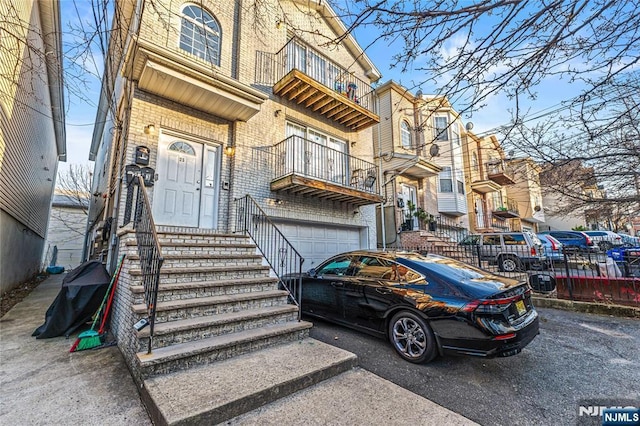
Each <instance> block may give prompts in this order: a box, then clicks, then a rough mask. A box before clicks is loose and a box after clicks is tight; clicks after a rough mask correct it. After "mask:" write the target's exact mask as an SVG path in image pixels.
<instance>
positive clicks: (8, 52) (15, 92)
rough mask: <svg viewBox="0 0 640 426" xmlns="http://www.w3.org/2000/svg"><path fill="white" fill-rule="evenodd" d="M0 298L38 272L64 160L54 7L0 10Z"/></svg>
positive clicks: (27, 4) (47, 0) (48, 1)
mask: <svg viewBox="0 0 640 426" xmlns="http://www.w3.org/2000/svg"><path fill="white" fill-rule="evenodd" d="M0 15H1V16H2V30H1V31H0V32H1V35H0V162H1V163H0V236H1V239H0V277H2V279H1V280H0V293H4V292H5V291H7V290H9V289H11V288H13V287H15V286H16V285H18V284H20V283H21V282H24V281H25V280H28V279H29V278H31V277H32V276H33V275H34V274H36V273H39V272H40V271H42V258H43V251H44V249H45V237H46V234H47V224H48V221H49V211H50V208H51V198H52V196H53V188H54V185H55V178H56V172H57V169H58V161H65V160H66V143H65V127H64V126H65V114H64V99H63V85H62V68H61V66H62V39H61V32H62V28H61V27H60V4H59V2H58V1H56V0H42V1H36V0H32V1H28V0H24V1H18V2H8V1H3V2H0Z"/></svg>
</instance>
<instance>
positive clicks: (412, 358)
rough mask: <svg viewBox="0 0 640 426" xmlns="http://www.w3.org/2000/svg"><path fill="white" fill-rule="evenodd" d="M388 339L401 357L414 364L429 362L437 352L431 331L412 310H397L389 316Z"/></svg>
mask: <svg viewBox="0 0 640 426" xmlns="http://www.w3.org/2000/svg"><path fill="white" fill-rule="evenodd" d="M389 341H390V342H391V344H392V345H393V348H394V349H395V350H396V352H398V354H399V355H400V356H401V357H402V358H404V359H405V360H407V361H409V362H413V363H416V364H418V363H423V362H429V361H431V360H432V359H433V358H434V357H435V356H436V354H437V351H436V339H435V337H434V335H433V331H431V328H430V327H429V325H428V324H427V323H426V322H425V321H424V320H423V319H422V318H420V317H419V316H418V315H416V314H414V313H413V312H409V311H402V312H398V313H397V314H395V315H394V316H393V318H391V322H389Z"/></svg>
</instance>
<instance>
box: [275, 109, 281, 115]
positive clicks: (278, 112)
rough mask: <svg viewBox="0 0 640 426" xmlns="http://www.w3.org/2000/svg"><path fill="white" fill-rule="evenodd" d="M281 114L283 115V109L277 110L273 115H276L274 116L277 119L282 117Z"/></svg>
mask: <svg viewBox="0 0 640 426" xmlns="http://www.w3.org/2000/svg"><path fill="white" fill-rule="evenodd" d="M280 114H282V110H281V109H277V110H276V111H275V112H274V113H273V115H274V116H276V117H280Z"/></svg>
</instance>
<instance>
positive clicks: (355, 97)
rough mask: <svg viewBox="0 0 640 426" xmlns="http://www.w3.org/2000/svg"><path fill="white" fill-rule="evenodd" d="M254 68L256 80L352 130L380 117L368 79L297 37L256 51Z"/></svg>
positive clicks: (363, 126) (359, 128)
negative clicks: (272, 49) (276, 48)
mask: <svg viewBox="0 0 640 426" xmlns="http://www.w3.org/2000/svg"><path fill="white" fill-rule="evenodd" d="M256 68H257V69H256V80H257V83H258V84H266V85H269V86H273V91H274V93H275V94H276V95H278V96H282V97H285V98H287V99H289V100H290V101H294V102H296V103H297V104H300V105H304V106H305V107H306V108H308V109H311V110H313V111H316V112H318V113H319V114H321V115H324V116H326V117H327V118H330V119H332V120H334V121H337V122H339V123H340V124H343V125H345V126H347V127H349V128H351V129H353V130H361V129H364V128H367V127H370V126H372V125H374V124H376V123H378V122H379V121H380V118H379V117H378V115H377V114H375V113H374V112H373V105H374V103H373V90H372V89H371V86H370V85H369V83H367V82H366V81H364V80H361V79H359V78H358V77H356V76H355V75H353V74H352V73H351V72H349V71H347V70H346V69H345V68H343V67H341V66H340V65H338V64H337V63H335V62H333V61H332V60H331V59H329V58H328V57H327V56H325V55H323V54H322V53H320V52H318V51H317V50H315V49H313V48H312V47H311V46H309V45H308V44H306V43H305V42H303V41H302V40H300V39H298V38H292V39H291V40H289V42H288V43H287V44H286V45H285V46H284V47H283V48H282V49H280V50H279V51H278V52H276V53H268V52H258V56H257V67H256Z"/></svg>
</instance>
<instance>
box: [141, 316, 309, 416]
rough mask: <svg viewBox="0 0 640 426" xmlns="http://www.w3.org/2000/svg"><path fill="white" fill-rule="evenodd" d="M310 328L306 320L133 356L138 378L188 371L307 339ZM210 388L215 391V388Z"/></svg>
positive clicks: (284, 359)
mask: <svg viewBox="0 0 640 426" xmlns="http://www.w3.org/2000/svg"><path fill="white" fill-rule="evenodd" d="M311 327H312V324H311V323H310V322H306V321H295V322H287V323H284V324H273V325H269V326H265V327H261V328H256V329H251V330H245V331H241V332H238V333H229V334H224V335H221V336H213V337H209V338H206V339H200V340H196V341H191V342H185V343H181V344H177V345H171V346H167V347H164V348H157V349H153V351H152V353H151V354H148V353H146V351H144V352H138V353H137V354H136V357H137V362H138V366H139V369H140V372H141V376H142V377H143V378H148V377H153V376H156V375H159V374H163V375H164V374H168V373H172V372H176V371H185V370H191V369H193V367H194V366H197V365H205V364H209V363H212V362H217V361H222V360H225V359H230V358H233V357H237V356H238V355H242V354H246V353H250V352H254V351H259V350H262V349H265V348H268V347H271V346H274V345H277V344H280V343H285V342H293V341H298V340H302V339H304V338H306V337H308V335H309V329H310V328H311ZM290 361H292V360H290V359H287V358H282V359H281V360H280V362H281V363H283V364H284V365H288V364H289V363H290ZM289 367H290V366H289ZM248 380H251V379H248ZM211 385H212V383H209V386H211ZM211 387H216V388H217V386H211ZM165 391H167V389H165ZM223 392H224V390H223ZM200 408H201V409H203V408H206V407H200Z"/></svg>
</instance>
